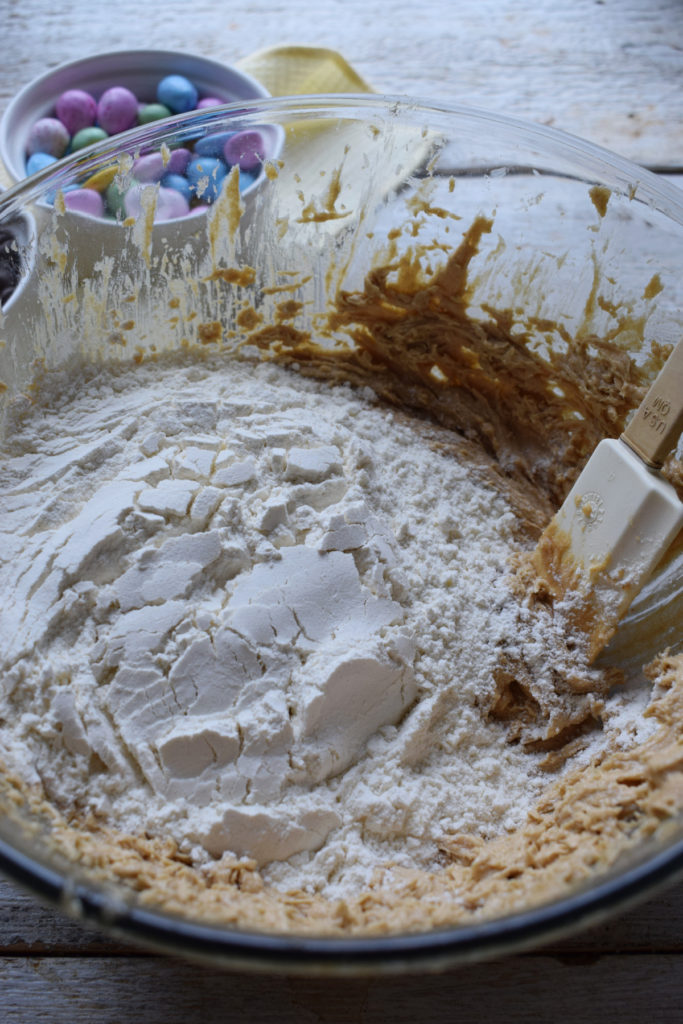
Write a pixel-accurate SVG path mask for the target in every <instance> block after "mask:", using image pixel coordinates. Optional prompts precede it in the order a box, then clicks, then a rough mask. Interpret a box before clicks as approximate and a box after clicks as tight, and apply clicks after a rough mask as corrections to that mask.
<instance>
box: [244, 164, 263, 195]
mask: <svg viewBox="0 0 683 1024" xmlns="http://www.w3.org/2000/svg"><path fill="white" fill-rule="evenodd" d="M259 173H260V171H244V170H242V168H241V167H240V192H244V190H245V188H249V186H250V185H253V184H254V182H255V181H256V179H257V178H258V176H259Z"/></svg>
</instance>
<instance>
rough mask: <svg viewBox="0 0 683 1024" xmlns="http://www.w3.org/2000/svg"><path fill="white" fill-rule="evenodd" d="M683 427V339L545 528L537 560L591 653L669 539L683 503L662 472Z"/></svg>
mask: <svg viewBox="0 0 683 1024" xmlns="http://www.w3.org/2000/svg"><path fill="white" fill-rule="evenodd" d="M682 430H683V340H682V341H680V342H679V343H678V345H677V346H676V348H675V349H674V350H673V352H672V353H671V355H670V356H669V359H668V360H667V362H666V364H665V365H664V367H663V368H662V370H661V372H660V374H659V376H658V377H657V379H656V380H655V382H654V384H653V385H652V387H651V388H650V390H649V391H648V393H647V395H646V396H645V398H644V399H643V401H642V402H641V404H640V406H639V407H638V409H637V410H636V412H635V413H634V415H633V417H632V419H631V421H630V423H629V425H628V427H627V428H626V430H625V431H624V433H623V434H622V435H621V437H620V438H619V440H618V441H615V440H612V439H608V440H605V441H601V442H600V444H599V445H598V446H597V448H596V449H595V451H594V452H593V454H592V455H591V457H590V459H589V460H588V462H587V464H586V466H585V468H584V470H583V472H582V473H581V475H580V476H579V478H578V480H577V481H576V483H575V484H574V486H573V487H572V489H571V491H570V492H569V494H568V495H567V497H566V498H565V501H564V504H563V505H562V508H561V509H560V510H559V512H558V513H557V514H556V515H555V516H554V518H553V519H552V521H551V522H550V524H549V526H548V527H547V528H546V529H545V531H544V533H543V535H542V536H541V539H540V540H539V542H538V545H537V547H536V550H535V552H534V565H535V567H536V569H537V571H538V572H539V573H540V574H541V575H542V576H543V577H544V578H545V579H546V580H547V582H548V584H549V586H550V588H551V591H552V592H553V593H554V595H555V597H556V598H560V599H567V601H568V602H569V606H570V608H571V609H572V612H573V619H574V621H575V622H576V623H577V624H578V626H579V627H580V628H581V629H582V630H583V631H584V632H585V633H586V635H587V636H588V639H589V645H590V646H589V656H590V658H591V659H593V658H595V657H596V656H597V655H598V654H599V652H600V651H601V650H602V648H603V647H604V646H605V644H606V643H607V642H608V641H609V639H610V637H611V636H612V635H613V633H614V631H615V630H616V627H617V625H618V623H619V621H620V619H621V618H622V616H623V615H624V613H625V612H626V610H627V608H628V607H629V605H630V604H631V601H632V600H633V598H634V597H635V596H636V594H637V593H638V591H639V590H640V589H641V587H642V586H643V584H644V583H645V581H646V580H647V578H648V576H649V575H650V573H651V572H652V570H653V569H654V568H655V566H656V565H657V563H658V562H659V560H660V558H661V557H662V555H663V554H664V552H665V551H666V549H667V548H668V547H669V545H670V544H671V542H672V540H673V539H674V537H675V536H676V534H677V533H678V531H679V530H680V529H681V528H682V527H683V504H682V503H681V502H680V501H679V499H678V495H677V494H676V491H675V489H674V488H673V487H672V486H671V484H670V483H668V481H666V480H665V479H664V478H663V477H662V476H661V475H660V473H659V470H660V468H661V466H662V464H663V462H664V459H665V458H666V456H667V455H668V454H669V452H670V451H671V450H672V449H673V447H674V446H675V444H676V442H677V441H678V438H679V437H680V435H681V431H682Z"/></svg>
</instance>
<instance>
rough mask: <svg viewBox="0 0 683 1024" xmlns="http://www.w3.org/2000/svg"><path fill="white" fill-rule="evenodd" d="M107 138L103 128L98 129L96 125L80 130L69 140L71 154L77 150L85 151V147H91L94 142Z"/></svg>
mask: <svg viewBox="0 0 683 1024" xmlns="http://www.w3.org/2000/svg"><path fill="white" fill-rule="evenodd" d="M108 137H109V136H108V135H107V133H106V132H105V130H104V128H98V127H97V126H96V125H92V127H90V128H81V130H80V132H76V134H75V135H74V137H73V139H72V140H71V152H72V153H75V152H76V151H77V150H79V149H85V147H86V146H92V144H93V143H94V142H102V140H103V139H106V138H108Z"/></svg>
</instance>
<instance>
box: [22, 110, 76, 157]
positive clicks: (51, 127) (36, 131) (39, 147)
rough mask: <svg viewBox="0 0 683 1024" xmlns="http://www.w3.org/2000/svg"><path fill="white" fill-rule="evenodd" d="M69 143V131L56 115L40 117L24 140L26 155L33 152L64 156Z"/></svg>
mask: <svg viewBox="0 0 683 1024" xmlns="http://www.w3.org/2000/svg"><path fill="white" fill-rule="evenodd" d="M68 145H69V133H68V131H67V130H66V128H65V127H64V125H63V124H62V122H61V121H58V120H57V118H56V117H41V118H40V119H39V120H38V121H36V123H35V124H34V125H33V127H32V128H31V131H30V132H29V136H28V140H27V142H26V152H27V154H28V156H31V155H32V154H33V153H48V154H49V155H50V156H56V157H57V159H59V157H60V156H64V154H65V153H66V148H67V146H68Z"/></svg>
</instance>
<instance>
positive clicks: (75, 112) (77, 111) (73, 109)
mask: <svg viewBox="0 0 683 1024" xmlns="http://www.w3.org/2000/svg"><path fill="white" fill-rule="evenodd" d="M56 110H57V117H58V118H59V120H60V121H61V122H62V124H63V125H64V127H65V128H66V130H67V131H68V133H69V135H75V134H76V132H79V131H80V130H81V128H90V127H91V125H93V124H94V123H95V118H96V117H97V103H96V102H95V100H94V99H93V97H92V96H91V95H90V93H89V92H84V91H83V89H68V90H67V91H66V92H63V93H62V95H61V96H60V97H59V99H58V100H57V105H56Z"/></svg>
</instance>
